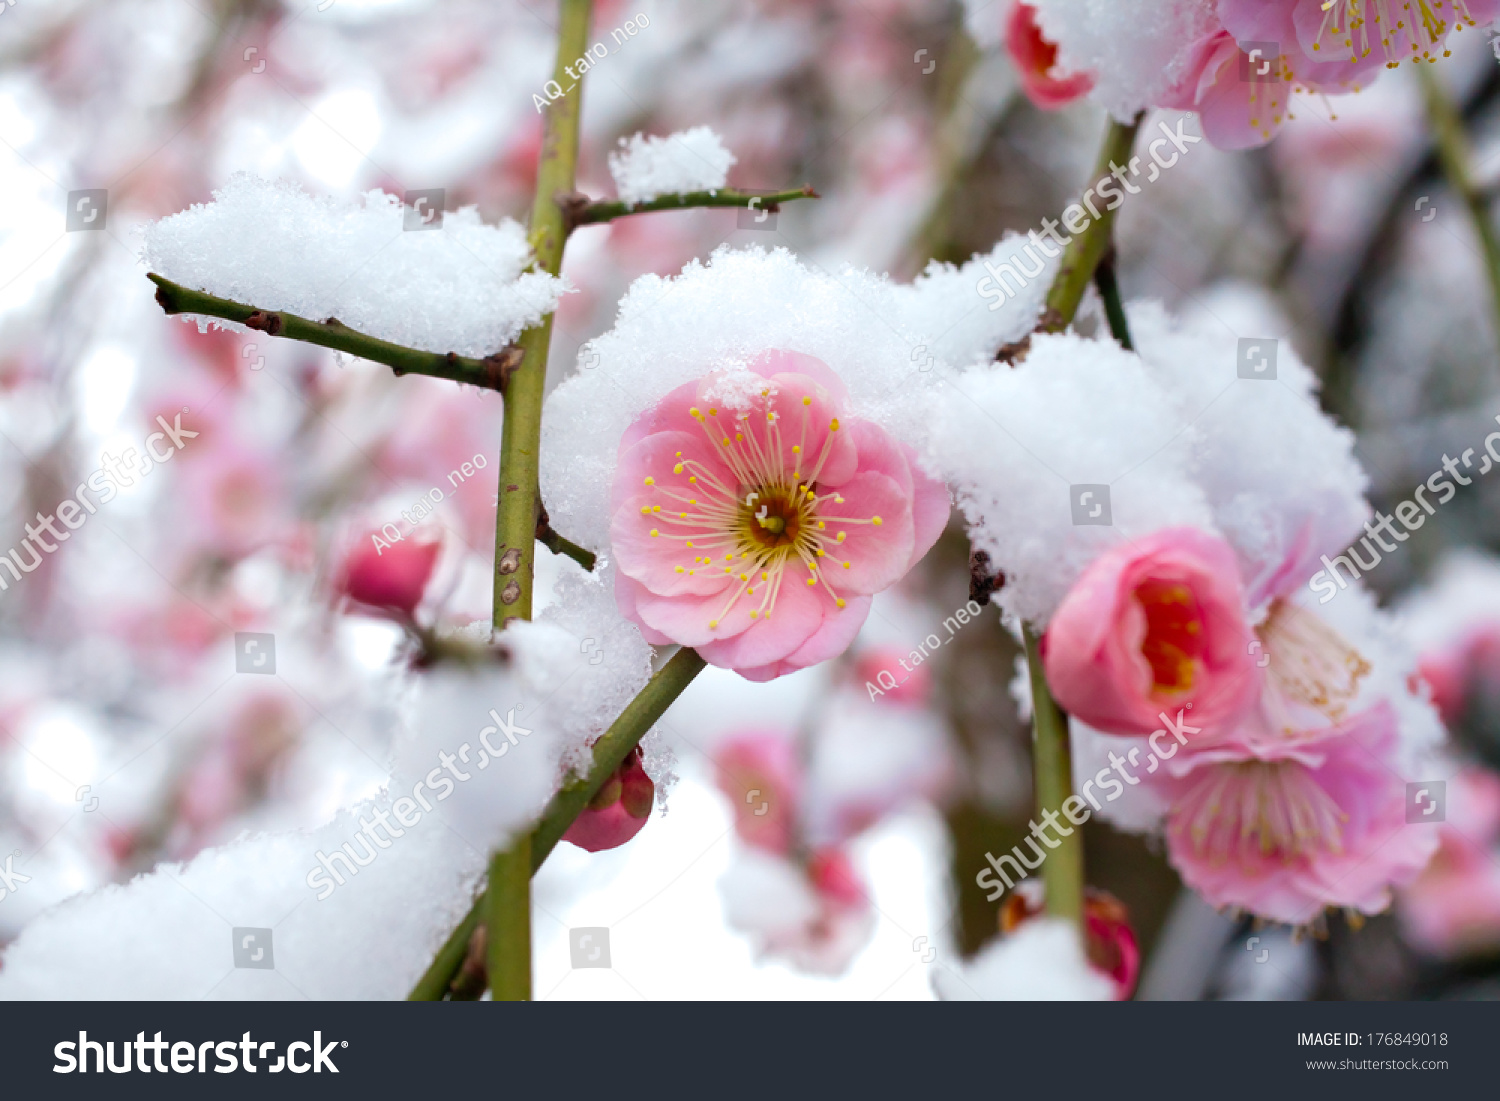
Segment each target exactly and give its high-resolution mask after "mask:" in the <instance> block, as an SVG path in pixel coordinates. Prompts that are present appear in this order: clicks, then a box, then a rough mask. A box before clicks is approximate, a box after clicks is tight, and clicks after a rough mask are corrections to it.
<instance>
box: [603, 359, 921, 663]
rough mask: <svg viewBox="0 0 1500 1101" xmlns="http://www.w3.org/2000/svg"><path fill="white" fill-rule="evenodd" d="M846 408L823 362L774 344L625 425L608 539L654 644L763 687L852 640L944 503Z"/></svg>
mask: <svg viewBox="0 0 1500 1101" xmlns="http://www.w3.org/2000/svg"><path fill="white" fill-rule="evenodd" d="M846 404H847V393H846V391H845V388H844V384H843V382H842V381H841V380H840V379H839V377H838V376H837V375H836V374H834V372H833V371H832V370H830V369H829V368H828V367H827V366H826V365H825V364H823V363H822V362H821V361H819V360H817V359H814V358H812V357H811V356H807V355H801V354H798V353H795V352H785V351H773V352H768V353H766V354H764V355H762V356H761V357H759V358H758V359H757V360H755V361H754V362H753V363H752V364H751V366H750V369H749V371H742V372H739V373H737V374H730V373H728V372H722V371H720V372H714V373H712V374H709V375H706V376H704V377H703V378H700V379H698V380H697V381H695V382H690V383H687V384H686V385H683V386H680V387H678V388H677V389H675V390H673V391H672V392H671V393H669V394H668V395H667V396H666V397H664V398H662V399H661V401H659V402H658V403H657V404H656V405H655V406H653V407H652V408H651V409H649V410H647V412H646V413H644V414H643V415H642V416H640V417H639V418H638V419H637V420H636V421H635V423H634V424H632V425H631V426H630V428H629V429H628V430H627V431H626V433H625V435H624V438H623V439H622V440H621V441H620V449H619V468H618V471H617V473H616V476H615V483H614V493H613V501H612V506H611V507H612V509H613V512H612V517H611V525H610V534H611V542H612V544H613V547H614V550H615V554H616V556H617V559H618V562H619V567H620V572H619V574H618V575H617V578H618V579H617V584H616V597H617V599H618V601H619V605H620V610H621V612H622V613H623V614H624V615H625V616H626V617H627V618H629V619H632V620H634V621H635V622H636V623H638V624H639V625H640V627H641V630H642V633H643V634H644V635H645V637H646V639H647V641H649V642H651V643H652V644H654V645H661V644H665V643H668V642H676V643H680V644H681V645H684V646H692V647H694V648H696V649H697V650H698V652H699V653H700V654H702V655H703V657H704V658H705V659H706V660H708V661H709V662H710V663H712V664H714V665H718V666H721V667H724V668H727V669H733V670H735V671H736V672H738V673H740V674H741V675H742V676H744V677H746V678H747V679H749V680H761V681H764V680H770V679H772V678H774V677H778V676H781V675H782V674H784V673H790V672H793V671H795V670H797V669H801V668H804V667H806V666H809V665H815V664H817V663H818V662H821V661H826V660H828V659H829V658H831V657H834V656H836V655H837V654H839V653H841V652H842V651H843V650H844V649H845V648H846V647H848V645H849V643H850V642H852V641H853V639H854V636H855V634H857V633H858V631H859V628H860V626H861V625H862V624H863V623H864V621H865V618H866V616H867V615H868V614H869V610H870V600H871V597H872V596H873V594H875V593H877V592H880V591H881V590H882V589H885V588H888V587H889V586H891V585H892V584H894V583H895V582H897V581H899V580H900V579H901V577H902V576H904V575H905V574H906V572H907V571H908V570H910V569H911V567H912V566H913V565H915V564H916V562H917V561H918V559H920V558H921V557H922V556H923V555H924V554H925V553H926V552H927V550H928V548H930V547H931V546H932V544H933V543H934V542H935V541H936V540H937V537H938V535H939V533H940V532H941V531H942V528H943V525H944V524H946V523H947V519H948V509H949V506H948V492H947V489H946V488H945V487H944V486H943V485H942V484H941V483H940V482H937V481H935V480H934V479H932V478H931V477H929V476H928V475H927V474H925V473H924V472H923V471H922V470H921V469H920V467H918V465H917V463H916V457H915V453H914V452H913V451H912V449H911V448H909V447H907V446H906V445H904V444H902V443H899V442H897V441H896V440H893V439H892V438H891V437H890V436H889V435H888V434H887V433H886V432H885V431H884V429H882V428H880V427H879V426H878V425H875V424H873V423H871V422H869V421H865V420H860V419H856V418H852V417H849V416H848V415H847V413H846V412H845V407H846Z"/></svg>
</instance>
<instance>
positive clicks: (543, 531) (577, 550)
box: [536, 520, 598, 573]
mask: <svg viewBox="0 0 1500 1101" xmlns="http://www.w3.org/2000/svg"><path fill="white" fill-rule="evenodd" d="M536 540H537V542H538V543H540V544H541V545H542V546H544V547H546V548H547V549H548V550H549V551H551V552H552V553H553V554H566V555H567V556H568V557H569V558H571V559H572V560H573V561H574V562H577V563H578V564H579V565H580V566H582V567H583V568H584V569H586V570H588V571H589V572H590V573H592V572H593V570H594V563H595V562H597V561H598V557H597V556H596V555H595V554H594V552H593V551H591V550H587V549H586V548H584V547H580V546H579V545H578V544H577V543H575V542H573V540H571V539H565V538H564V537H563V536H561V535H559V534H557V532H555V531H553V530H552V526H551V525H550V524H548V523H546V522H545V520H544V521H543V522H542V523H541V524H539V525H537V532H536Z"/></svg>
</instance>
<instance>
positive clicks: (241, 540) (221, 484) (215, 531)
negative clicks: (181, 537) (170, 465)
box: [179, 442, 289, 558]
mask: <svg viewBox="0 0 1500 1101" xmlns="http://www.w3.org/2000/svg"><path fill="white" fill-rule="evenodd" d="M189 450H191V447H190V448H189ZM194 460H195V461H193V462H190V463H185V464H183V466H182V468H181V470H180V474H179V476H180V478H181V485H182V490H183V496H184V498H185V499H186V502H187V509H186V512H187V514H188V515H189V516H190V517H191V518H192V520H193V523H194V527H193V529H192V531H191V535H192V536H193V537H194V541H195V542H197V543H199V544H202V545H205V546H206V548H207V549H208V550H209V551H211V552H212V553H215V554H219V555H222V556H223V557H225V558H240V557H243V556H245V555H248V554H251V553H253V552H254V551H256V550H258V549H260V548H261V547H263V546H266V545H267V544H269V543H272V542H275V541H276V540H277V539H278V538H279V537H280V536H282V535H284V534H285V533H286V532H287V531H288V528H289V524H288V518H287V517H286V516H284V515H283V512H282V508H283V505H284V504H285V503H286V502H285V501H284V500H283V496H284V487H283V479H282V477H281V471H280V470H279V469H278V468H277V467H276V464H275V463H274V461H273V460H272V459H271V458H270V457H269V456H267V455H263V454H260V453H258V452H254V451H251V450H249V449H248V448H245V447H242V446H239V445H237V444H233V443H229V442H221V443H220V444H219V445H218V446H216V447H212V448H206V449H204V450H203V451H202V452H200V453H199V454H197V455H195V456H194Z"/></svg>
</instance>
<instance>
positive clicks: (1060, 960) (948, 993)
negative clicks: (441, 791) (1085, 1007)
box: [931, 918, 1114, 1002]
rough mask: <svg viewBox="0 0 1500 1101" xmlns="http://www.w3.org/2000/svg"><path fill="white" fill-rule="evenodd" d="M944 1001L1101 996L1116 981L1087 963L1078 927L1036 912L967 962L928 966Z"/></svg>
mask: <svg viewBox="0 0 1500 1101" xmlns="http://www.w3.org/2000/svg"><path fill="white" fill-rule="evenodd" d="M931 977H932V989H933V991H934V992H935V993H936V994H937V996H938V998H939V999H941V1000H942V1001H945V1002H1003V1001H1030V1002H1084V1001H1094V1002H1104V1001H1109V1000H1111V999H1112V998H1113V997H1114V984H1113V983H1112V982H1111V981H1110V980H1109V979H1108V978H1107V977H1106V976H1104V975H1102V974H1100V973H1099V972H1097V971H1095V970H1094V969H1093V968H1092V967H1090V966H1089V962H1088V959H1087V957H1085V956H1084V954H1083V943H1082V939H1081V937H1080V936H1079V933H1078V930H1077V929H1075V928H1074V927H1073V925H1071V924H1070V923H1068V922H1066V921H1059V920H1057V919H1056V918H1034V919H1033V920H1031V921H1028V922H1025V923H1024V924H1023V925H1021V927H1020V928H1018V929H1016V930H1015V932H1013V933H1011V934H1010V935H1008V936H1005V937H1002V938H1001V939H999V940H996V941H993V942H991V943H990V944H989V945H988V946H986V947H985V948H984V950H983V951H981V952H980V953H979V955H977V956H975V957H974V959H973V960H972V961H970V962H969V963H968V964H960V965H956V966H953V967H949V966H947V965H938V966H936V967H934V968H933V969H932V973H931Z"/></svg>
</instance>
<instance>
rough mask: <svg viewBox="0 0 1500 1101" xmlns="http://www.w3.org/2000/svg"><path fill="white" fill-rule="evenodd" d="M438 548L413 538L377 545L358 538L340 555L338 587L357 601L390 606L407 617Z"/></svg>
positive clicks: (371, 604) (418, 601) (439, 548)
mask: <svg viewBox="0 0 1500 1101" xmlns="http://www.w3.org/2000/svg"><path fill="white" fill-rule="evenodd" d="M441 550H442V545H441V544H439V543H419V542H416V541H415V540H413V539H403V540H402V541H401V542H399V543H395V544H393V545H391V546H388V547H377V546H375V545H374V543H373V542H372V541H371V540H370V539H369V538H368V537H365V538H361V539H360V540H358V541H357V542H356V543H355V545H354V547H353V548H352V549H351V550H350V552H349V555H348V557H347V558H345V559H344V568H343V575H342V577H341V578H340V583H339V587H340V589H341V590H342V591H343V592H344V593H346V594H347V595H348V596H350V597H351V598H353V599H354V600H356V601H358V602H359V603H361V604H368V605H370V606H371V607H375V608H392V609H395V610H396V611H399V612H400V613H401V614H402V616H403V617H405V618H410V617H411V615H412V614H413V613H414V612H415V611H416V609H417V605H418V604H420V603H421V602H422V593H423V591H424V590H425V589H426V588H427V582H428V581H429V580H430V579H431V578H432V567H433V566H434V564H436V562H437V558H438V554H439V553H440V552H441Z"/></svg>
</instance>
